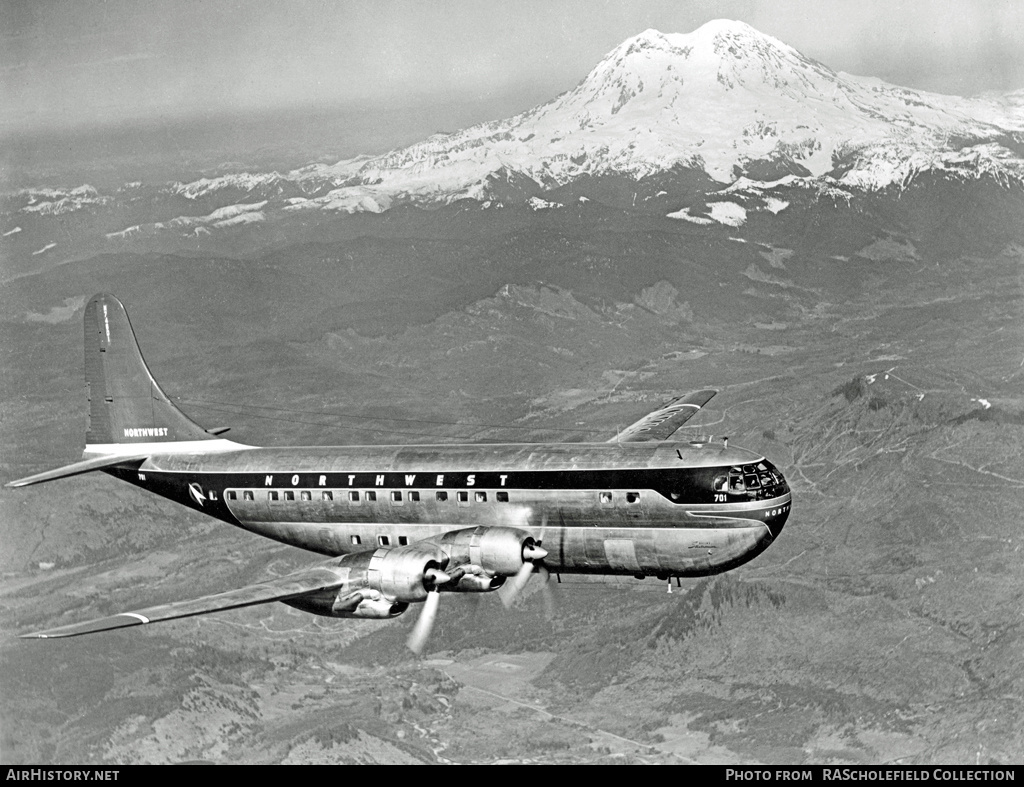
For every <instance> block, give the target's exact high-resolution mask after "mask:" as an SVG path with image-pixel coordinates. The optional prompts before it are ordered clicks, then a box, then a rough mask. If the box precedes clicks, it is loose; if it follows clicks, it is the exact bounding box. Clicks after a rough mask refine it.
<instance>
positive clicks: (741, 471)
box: [714, 459, 788, 500]
mask: <svg viewBox="0 0 1024 787" xmlns="http://www.w3.org/2000/svg"><path fill="white" fill-rule="evenodd" d="M714 490H715V492H718V493H722V492H724V493H726V494H729V495H746V496H747V497H748V498H750V499H752V500H764V499H766V498H771V497H778V496H779V495H781V494H784V493H785V492H787V491H788V487H787V486H786V479H785V478H783V477H782V473H780V472H779V471H778V470H777V469H776V467H775V465H773V464H772V463H771V462H769V461H768V460H767V459H762V460H761V461H760V462H757V463H755V464H749V465H733V466H732V467H730V468H729V473H728V475H717V476H715V480H714Z"/></svg>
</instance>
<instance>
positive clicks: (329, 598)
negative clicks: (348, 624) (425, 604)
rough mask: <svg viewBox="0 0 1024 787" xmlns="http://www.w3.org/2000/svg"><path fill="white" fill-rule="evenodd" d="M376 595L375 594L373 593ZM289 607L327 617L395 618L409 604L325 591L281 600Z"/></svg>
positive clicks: (343, 592)
mask: <svg viewBox="0 0 1024 787" xmlns="http://www.w3.org/2000/svg"><path fill="white" fill-rule="evenodd" d="M375 595H376V594H375ZM283 603H285V604H287V605H288V606H289V607H295V608H296V609H301V610H302V611H303V612H310V613H312V614H314V615H323V616H324V617H328V618H377V619H380V618H396V617H398V616H399V615H401V614H402V613H403V612H405V611H406V610H407V609H408V608H409V605H408V604H407V603H405V602H403V601H389V600H388V599H385V598H375V597H371V598H363V597H362V596H361V595H360V594H359V592H356V594H352V593H350V592H348V591H345V590H342V591H325V592H324V593H321V594H317V595H314V596H303V597H301V598H294V599H290V600H288V601H285V602H283Z"/></svg>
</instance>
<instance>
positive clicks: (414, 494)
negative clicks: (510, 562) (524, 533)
mask: <svg viewBox="0 0 1024 787" xmlns="http://www.w3.org/2000/svg"><path fill="white" fill-rule="evenodd" d="M296 492H297V493H298V495H299V496H298V498H296V497H295V495H296ZM428 494H429V493H428ZM389 495H390V499H391V502H392V503H395V504H401V503H403V502H404V501H405V500H408V501H409V502H410V503H419V502H420V501H421V500H422V498H421V497H420V493H419V492H418V491H417V490H410V491H407V492H403V491H401V490H398V489H394V490H392V491H391V492H390V493H389ZM455 496H456V500H458V502H459V503H463V504H468V503H469V492H467V491H465V490H462V491H458V492H456V493H455ZM237 499H238V493H237V492H236V491H235V490H230V491H229V492H228V500H237ZM255 499H256V493H255V492H254V491H253V490H251V489H245V490H243V491H242V500H255ZM267 499H268V500H270V501H271V502H275V503H276V502H279V501H281V500H284V501H291V500H296V499H298V500H306V501H311V500H312V499H313V493H312V492H311V491H310V490H308V489H299V490H295V489H285V490H283V491H282V490H279V489H269V490H267ZM320 499H321V500H326V501H333V500H334V490H330V489H324V490H321V492H320ZM340 499H344V498H340ZM434 499H435V500H437V502H439V503H446V502H448V493H447V492H435V493H434ZM473 499H474V500H476V502H477V503H486V502H487V492H474V493H473ZM494 499H495V500H497V501H498V502H499V503H507V502H508V492H495V493H494ZM362 500H366V501H367V502H370V503H375V502H377V492H376V491H375V490H372V489H370V490H366V491H363V492H360V491H358V490H356V489H350V490H349V491H348V501H349V502H350V503H359V502H361V501H362Z"/></svg>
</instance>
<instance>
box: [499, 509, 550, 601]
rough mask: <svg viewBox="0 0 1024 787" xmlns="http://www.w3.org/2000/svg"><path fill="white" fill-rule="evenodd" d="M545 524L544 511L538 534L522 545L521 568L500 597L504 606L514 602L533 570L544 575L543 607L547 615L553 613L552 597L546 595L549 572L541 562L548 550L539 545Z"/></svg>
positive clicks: (542, 537)
mask: <svg viewBox="0 0 1024 787" xmlns="http://www.w3.org/2000/svg"><path fill="white" fill-rule="evenodd" d="M547 526H548V515H547V513H546V512H545V514H544V516H543V517H542V518H541V520H540V534H539V535H538V537H537V538H536V540H535V541H534V542H533V543H532V544H527V545H526V546H525V547H523V565H522V568H520V569H519V570H518V571H517V572H516V575H515V576H514V577H512V581H511V582H509V583H508V585H507V586H506V587H507V588H508V590H506V591H505V593H504V595H503V596H502V597H501V602H502V603H503V604H504V605H505V607H506V608H508V607H511V606H512V605H513V604H514V603H515V600H516V599H517V598H518V597H519V594H520V593H521V592H522V590H523V588H525V587H526V583H527V582H529V581H530V576H531V575H532V574H533V572H534V571H537V573H539V574H540V575H541V576H542V577H544V587H545V594H546V595H545V599H544V604H545V608H549V610H550V611H549V613H548V616H549V617H550V615H551V614H553V608H554V606H553V599H551V598H550V597H549V596H548V595H547V594H549V593H550V589H549V588H548V576H549V574H548V570H547V569H546V568H545V567H544V565H543V563H542V562H541V561H543V560H544V558H546V557H547V556H548V551H547V550H546V549H544V548H543V547H542V546H541V544H542V543H543V542H544V531H545V529H546V528H547Z"/></svg>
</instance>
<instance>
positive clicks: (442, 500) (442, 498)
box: [437, 492, 448, 503]
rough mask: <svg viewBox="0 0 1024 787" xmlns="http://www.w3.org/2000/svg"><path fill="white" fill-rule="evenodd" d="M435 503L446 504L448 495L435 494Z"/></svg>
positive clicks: (444, 493)
mask: <svg viewBox="0 0 1024 787" xmlns="http://www.w3.org/2000/svg"><path fill="white" fill-rule="evenodd" d="M437 502H438V503H447V502H448V493H447V492H438V493H437Z"/></svg>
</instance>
